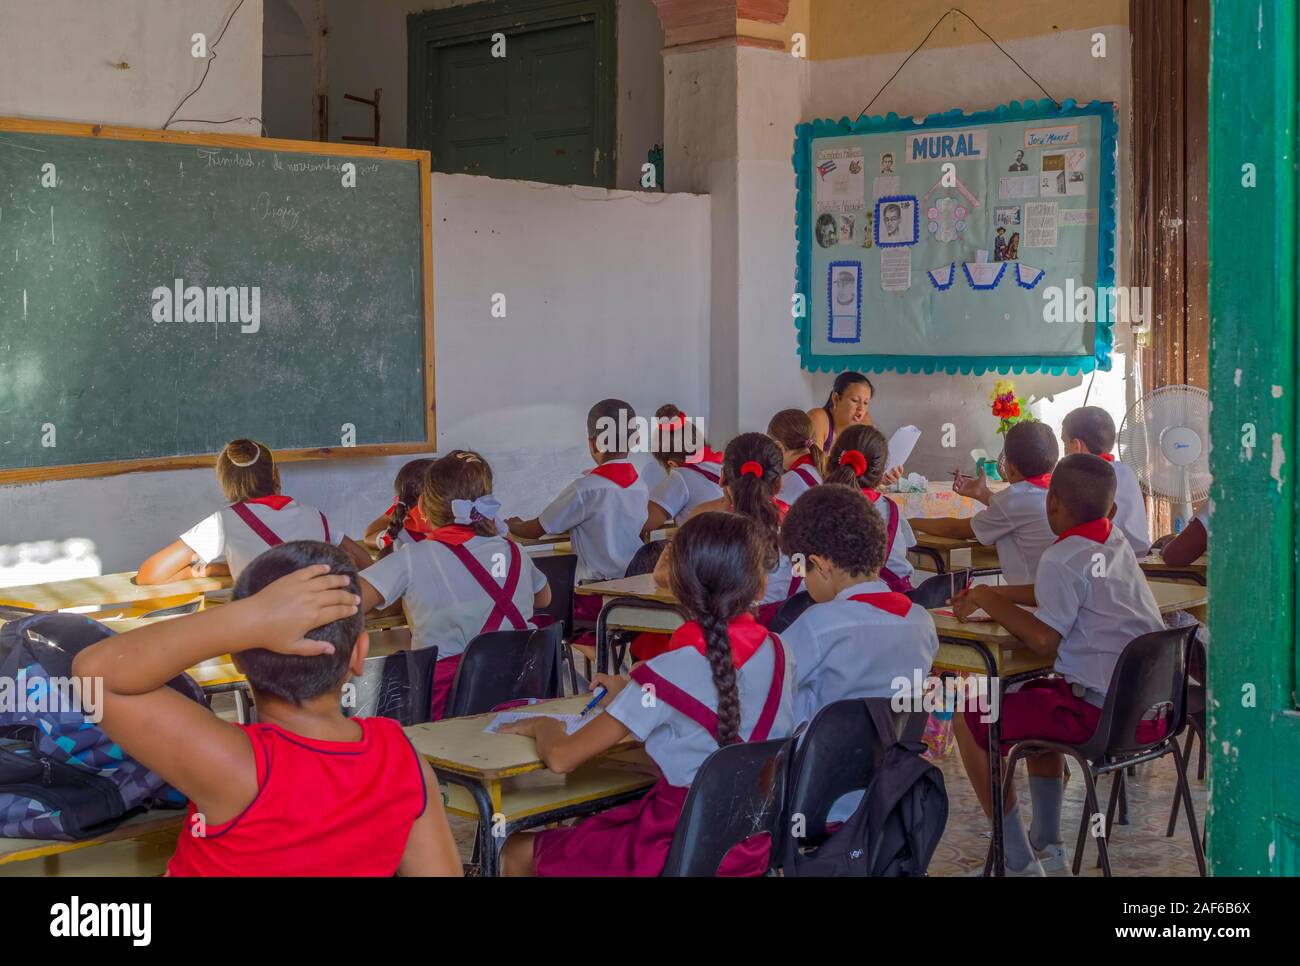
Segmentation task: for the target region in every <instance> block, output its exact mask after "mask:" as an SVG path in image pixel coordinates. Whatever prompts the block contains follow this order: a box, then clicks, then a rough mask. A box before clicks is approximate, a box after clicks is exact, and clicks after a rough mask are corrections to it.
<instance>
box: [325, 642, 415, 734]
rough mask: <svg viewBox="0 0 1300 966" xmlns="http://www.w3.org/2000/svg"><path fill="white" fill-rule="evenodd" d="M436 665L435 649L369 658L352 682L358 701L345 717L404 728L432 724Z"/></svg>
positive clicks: (346, 709) (404, 651) (346, 712)
mask: <svg viewBox="0 0 1300 966" xmlns="http://www.w3.org/2000/svg"><path fill="white" fill-rule="evenodd" d="M437 663H438V649H437V648H436V647H421V648H417V649H415V650H402V651H396V652H394V653H392V654H380V655H376V656H374V657H368V658H366V661H365V665H364V667H363V670H362V672H361V675H360V676H359V677H355V678H353V679H352V680H351V682H350V683H351V684H352V685H353V687H354V689H355V690H354V692H353V696H354V698H355V700H353V701H351V702H349V704H350V706H349V707H345V708H344V709H343V713H344V714H346V715H347V716H348V717H349V718H352V717H363V718H372V717H378V718H392V719H394V720H395V721H397V722H399V723H400V724H401V725H403V726H404V727H405V726H408V725H414V724H423V723H424V722H426V721H429V720H430V711H431V710H432V709H431V707H430V705H432V703H433V699H432V694H433V673H434V666H435V665H436V664H437Z"/></svg>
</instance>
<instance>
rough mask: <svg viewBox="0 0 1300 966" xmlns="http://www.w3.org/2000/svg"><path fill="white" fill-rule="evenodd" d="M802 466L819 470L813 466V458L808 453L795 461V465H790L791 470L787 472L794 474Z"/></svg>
mask: <svg viewBox="0 0 1300 966" xmlns="http://www.w3.org/2000/svg"><path fill="white" fill-rule="evenodd" d="M801 466H812V468H813V469H817V467H816V466H813V458H812V457H811V456H810V455H808V454H807V453H804V454H803V456H800V457H799V458H798V459H797V460H795V461H794V462H793V463H791V464H790V469H788V470H786V472H787V473H793V472H794V471H795V470H797V469H798V468H799V467H801Z"/></svg>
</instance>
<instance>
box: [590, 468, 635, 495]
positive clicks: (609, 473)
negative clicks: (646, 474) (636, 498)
mask: <svg viewBox="0 0 1300 966" xmlns="http://www.w3.org/2000/svg"><path fill="white" fill-rule="evenodd" d="M591 475H592V476H599V477H601V478H602V479H606V480H609V481H610V482H611V483H617V484H618V485H619V486H621V487H622V488H623V489H625V490H626V489H627V488H628V487H629V486H631V485H632V484H633V483H635V482H636V467H635V466H633V465H632V464H631V463H601V464H600V465H599V466H597V467H596V468H595V469H593V470H592V471H591Z"/></svg>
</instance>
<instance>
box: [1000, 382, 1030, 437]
mask: <svg viewBox="0 0 1300 966" xmlns="http://www.w3.org/2000/svg"><path fill="white" fill-rule="evenodd" d="M989 401H990V402H991V403H992V404H993V406H992V409H993V415H994V416H996V417H997V418H998V419H999V420H1001V422H1000V423H998V432H999V433H1005V432H1006V431H1007V430H1008V429H1010V428H1011V427H1012V426H1014V425H1015V424H1016V423H1019V422H1031V423H1032V422H1035V421H1036V420H1035V419H1034V414H1033V413H1031V412H1029V407H1028V405H1027V404H1026V403H1025V401H1024V400H1023V399H1021V398H1020V397H1019V396H1017V395H1016V384H1015V383H1014V382H1012V381H1011V380H1010V379H999V380H998V381H997V382H996V383H995V384H994V386H993V395H992V396H990V397H989Z"/></svg>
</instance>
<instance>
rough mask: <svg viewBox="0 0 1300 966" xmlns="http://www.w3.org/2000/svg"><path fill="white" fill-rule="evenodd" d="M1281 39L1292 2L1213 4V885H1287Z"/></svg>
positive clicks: (1287, 370) (1291, 834)
mask: <svg viewBox="0 0 1300 966" xmlns="http://www.w3.org/2000/svg"><path fill="white" fill-rule="evenodd" d="M1296 28H1297V24H1296V4H1295V0H1258V2H1255V3H1245V2H1242V0H1214V5H1213V11H1212V19H1211V29H1212V31H1213V40H1212V47H1211V65H1210V395H1211V400H1212V402H1213V406H1214V411H1213V413H1212V415H1211V418H1210V429H1211V436H1212V438H1213V441H1214V447H1213V452H1212V454H1211V459H1210V465H1211V468H1212V470H1213V473H1214V485H1213V488H1212V490H1211V496H1212V499H1213V501H1214V510H1213V513H1214V515H1213V520H1212V524H1211V536H1210V589H1211V598H1210V627H1211V628H1212V630H1213V640H1212V642H1211V644H1210V654H1209V660H1210V668H1209V730H1210V737H1209V746H1210V754H1211V764H1212V767H1211V770H1210V788H1209V806H1208V810H1209V816H1208V821H1209V858H1210V864H1211V869H1212V871H1213V872H1214V874H1216V875H1300V714H1298V713H1297V710H1296V677H1297V654H1298V651H1297V646H1296V607H1295V604H1296V590H1297V586H1296V578H1297V569H1296V542H1295V510H1296V493H1297V491H1296V484H1295V480H1296V468H1297V461H1300V449H1297V446H1296V413H1297V387H1296V369H1297V360H1296V285H1297V264H1296V252H1297V248H1296V235H1297V218H1298V216H1297V212H1296V209H1295V204H1296V182H1297V173H1296V159H1297V154H1296V147H1297V145H1296V134H1297V131H1296V96H1297V56H1296V53H1297V51H1296V42H1297V32H1296ZM1252 184H1253V186H1252Z"/></svg>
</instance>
